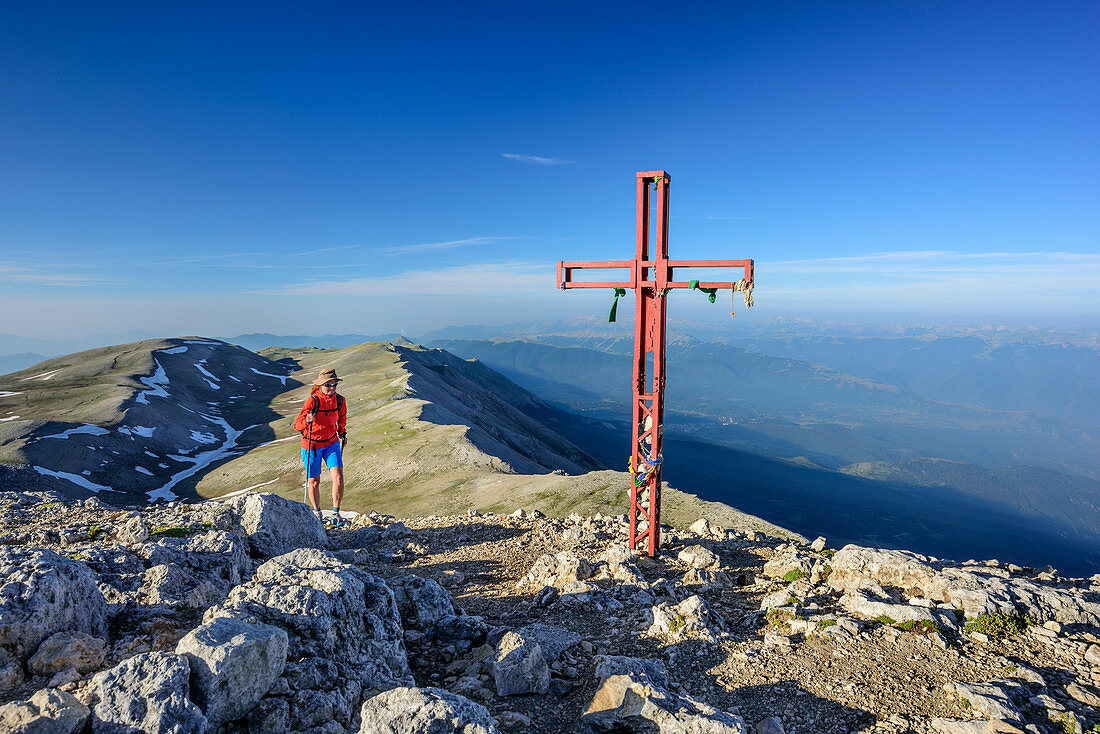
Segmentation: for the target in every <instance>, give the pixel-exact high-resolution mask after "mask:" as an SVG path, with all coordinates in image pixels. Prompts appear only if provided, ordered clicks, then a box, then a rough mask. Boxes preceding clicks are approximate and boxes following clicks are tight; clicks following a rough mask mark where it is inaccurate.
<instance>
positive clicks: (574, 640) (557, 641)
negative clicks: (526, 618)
mask: <svg viewBox="0 0 1100 734" xmlns="http://www.w3.org/2000/svg"><path fill="white" fill-rule="evenodd" d="M516 634H517V635H519V636H520V637H521V638H523V639H524V640H531V641H534V642H537V643H538V645H539V648H540V649H541V650H542V656H543V658H545V659H546V662H548V663H552V662H554V661H556V660H557V659H558V658H560V657H561V655H562V653H563V652H565V651H566V650H568V649H569V648H571V647H573V646H574V645H579V644H580V642H581V636H580V635H578V634H577V633H576V632H570V631H569V630H566V629H562V628H561V627H552V626H550V625H548V624H542V623H541V622H535V623H533V624H529V625H526V626H524V627H520V628H519V629H518V630H516Z"/></svg>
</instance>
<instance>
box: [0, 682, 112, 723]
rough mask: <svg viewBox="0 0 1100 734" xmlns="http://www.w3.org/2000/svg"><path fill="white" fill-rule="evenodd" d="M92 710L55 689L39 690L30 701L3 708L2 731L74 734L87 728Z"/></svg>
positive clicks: (0, 715)
mask: <svg viewBox="0 0 1100 734" xmlns="http://www.w3.org/2000/svg"><path fill="white" fill-rule="evenodd" d="M90 715H91V710H90V709H89V708H88V707H87V706H85V705H84V704H83V703H81V702H80V701H79V700H77V698H76V697H75V696H73V695H71V694H69V693H64V692H62V691H59V690H57V689H54V688H43V689H42V690H40V691H36V692H35V694H34V695H33V696H31V697H30V699H29V700H27V701H13V702H12V703H8V704H5V705H3V706H0V731H3V732H7V733H8V734H74V732H79V731H81V730H82V729H83V728H84V725H85V724H86V723H87V722H88V717H89V716H90Z"/></svg>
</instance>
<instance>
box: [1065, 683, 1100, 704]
mask: <svg viewBox="0 0 1100 734" xmlns="http://www.w3.org/2000/svg"><path fill="white" fill-rule="evenodd" d="M1066 693H1068V694H1069V695H1070V696H1071V697H1072V698H1073V699H1074V700H1076V701H1080V702H1081V703H1083V704H1085V705H1086V706H1091V707H1092V708H1094V709H1100V696H1098V695H1096V691H1094V690H1092V689H1090V688H1086V687H1085V686H1082V685H1079V684H1077V683H1069V684H1068V685H1066Z"/></svg>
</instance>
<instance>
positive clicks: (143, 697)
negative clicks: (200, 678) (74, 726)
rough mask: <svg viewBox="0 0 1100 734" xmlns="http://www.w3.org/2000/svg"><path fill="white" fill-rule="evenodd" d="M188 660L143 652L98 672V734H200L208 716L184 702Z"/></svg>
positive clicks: (95, 716) (94, 684)
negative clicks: (139, 733)
mask: <svg viewBox="0 0 1100 734" xmlns="http://www.w3.org/2000/svg"><path fill="white" fill-rule="evenodd" d="M190 676H191V668H190V666H189V665H188V663H187V658H185V657H183V656H182V655H176V654H174V653H169V652H147V653H142V654H140V655H135V656H134V657H132V658H130V659H128V660H124V661H122V662H121V663H119V664H118V665H116V666H115V667H113V668H111V669H110V670H105V671H103V672H101V673H97V674H96V675H95V677H94V678H93V679H92V688H93V690H94V692H95V695H96V698H97V700H98V703H96V705H95V707H94V708H93V709H92V731H94V732H95V733H96V734H137V733H138V732H141V733H143V734H203V732H205V731H206V730H207V722H206V717H205V716H204V715H203V713H202V711H201V710H199V707H198V706H196V705H195V704H194V703H192V702H191V700H190V698H188V695H189V692H190V688H191V686H190Z"/></svg>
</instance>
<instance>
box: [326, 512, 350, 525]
mask: <svg viewBox="0 0 1100 734" xmlns="http://www.w3.org/2000/svg"><path fill="white" fill-rule="evenodd" d="M347 524H348V521H347V520H345V519H344V518H342V517H340V515H338V514H337V515H333V516H332V518H331V519H330V520H329V525H331V526H332V527H334V528H342V527H344V526H345V525H347Z"/></svg>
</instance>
